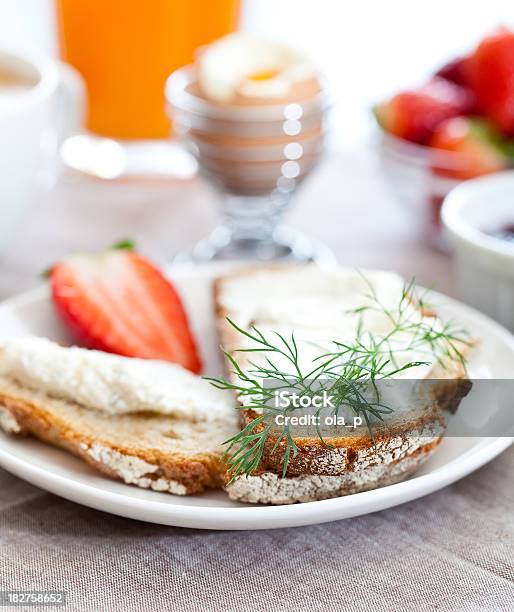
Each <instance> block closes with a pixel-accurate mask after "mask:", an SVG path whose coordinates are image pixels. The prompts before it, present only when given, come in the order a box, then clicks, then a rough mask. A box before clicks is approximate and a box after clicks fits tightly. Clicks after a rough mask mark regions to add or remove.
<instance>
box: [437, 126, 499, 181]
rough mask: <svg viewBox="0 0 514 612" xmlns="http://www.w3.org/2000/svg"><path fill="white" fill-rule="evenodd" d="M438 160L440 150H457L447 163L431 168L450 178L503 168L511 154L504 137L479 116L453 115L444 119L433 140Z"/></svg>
mask: <svg viewBox="0 0 514 612" xmlns="http://www.w3.org/2000/svg"><path fill="white" fill-rule="evenodd" d="M430 146H431V147H432V148H433V149H434V152H433V157H434V160H437V150H440V151H445V152H450V153H455V154H457V155H454V156H452V158H451V159H449V158H446V159H445V163H444V167H441V166H439V165H438V164H437V161H435V163H434V164H433V166H432V171H433V172H436V173H437V174H439V175H443V176H448V177H450V178H454V179H459V180H466V179H470V178H474V177H476V176H481V175H483V174H490V173H491V172H497V171H499V170H504V169H505V168H507V166H508V158H507V157H506V156H505V155H504V152H503V149H502V139H501V136H500V135H499V134H498V133H497V131H496V130H495V129H494V128H493V127H492V126H491V125H490V124H488V123H487V121H485V120H482V119H478V118H474V119H473V118H469V117H454V118H452V119H448V120H447V121H445V122H444V123H442V124H441V125H440V126H439V127H438V128H437V129H436V131H435V133H434V135H433V136H432V138H431V140H430Z"/></svg>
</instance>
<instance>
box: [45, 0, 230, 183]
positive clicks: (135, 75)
mask: <svg viewBox="0 0 514 612" xmlns="http://www.w3.org/2000/svg"><path fill="white" fill-rule="evenodd" d="M56 8H57V18H58V32H59V46H60V51H61V57H62V59H63V60H64V61H66V62H68V63H69V64H71V65H72V66H74V67H75V68H76V69H77V70H78V71H79V72H80V74H81V75H82V76H83V78H84V81H85V84H86V89H87V96H88V112H87V118H86V127H87V130H88V134H82V135H79V136H75V137H73V138H72V139H71V140H69V141H68V142H67V143H65V146H64V147H63V157H64V160H65V162H66V163H68V164H69V165H70V166H72V167H74V168H76V169H78V170H82V171H85V172H87V173H90V174H94V175H97V176H100V177H104V178H116V177H118V176H121V175H123V176H125V175H130V174H135V175H138V174H142V175H147V174H150V175H153V174H156V175H163V174H164V175H170V176H174V175H175V176H177V175H178V176H180V175H182V174H184V173H187V172H188V171H191V169H192V165H194V161H193V160H191V159H189V158H188V156H187V154H186V153H185V152H184V151H182V150H181V149H180V148H179V147H177V146H176V145H174V143H172V142H171V141H168V140H165V139H168V138H169V136H170V134H171V125H170V121H169V119H168V117H167V115H166V110H165V97H164V86H165V83H166V79H167V77H168V76H169V75H170V74H171V73H172V72H173V71H174V70H175V69H177V68H179V67H180V66H183V65H185V64H188V63H190V62H191V61H192V60H193V57H194V54H195V51H196V49H198V47H201V46H202V45H205V44H208V43H210V42H212V41H213V40H215V39H216V38H219V37H221V36H224V35H225V34H228V33H229V32H231V31H233V30H234V29H236V27H237V24H238V20H239V0H151V2H141V1H140V0H108V1H106V0H56Z"/></svg>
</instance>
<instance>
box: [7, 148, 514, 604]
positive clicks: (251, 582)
mask: <svg viewBox="0 0 514 612" xmlns="http://www.w3.org/2000/svg"><path fill="white" fill-rule="evenodd" d="M292 217H293V219H294V222H295V224H296V225H297V226H299V227H301V228H304V229H308V230H309V232H310V233H312V234H314V235H315V236H318V237H323V238H324V239H325V240H326V241H327V242H328V243H329V244H330V246H332V248H334V249H335V250H336V252H337V254H338V257H339V260H340V261H341V262H342V263H345V264H348V265H357V266H361V267H363V266H366V265H368V266H381V267H390V268H394V269H397V270H399V271H400V272H402V273H404V274H406V275H412V274H416V276H417V278H418V280H419V282H421V283H424V284H427V285H428V284H432V282H433V281H436V282H437V285H438V288H440V289H441V290H443V291H447V292H449V293H452V292H453V291H452V278H451V272H450V270H449V262H448V260H447V258H446V257H444V256H443V255H440V254H437V253H434V252H433V251H431V250H430V249H428V248H427V247H425V246H423V245H422V244H421V243H420V242H419V241H418V240H417V238H416V235H415V232H414V231H413V229H412V220H410V219H409V218H408V216H407V215H405V214H404V213H403V212H402V210H401V209H400V208H396V207H395V206H394V203H392V202H391V201H389V200H388V198H387V195H386V194H385V191H384V186H383V184H382V183H381V182H380V180H379V178H378V176H377V174H376V172H375V168H374V166H373V161H372V160H371V159H370V158H369V157H368V156H367V155H364V154H363V155H356V154H355V153H352V154H348V155H340V156H334V157H333V158H332V159H331V160H330V161H328V162H327V163H326V164H325V165H324V167H323V168H322V169H321V170H320V172H319V173H318V175H317V176H316V177H314V178H313V180H312V181H311V182H310V183H309V184H308V185H307V186H306V188H305V189H304V190H303V192H302V193H301V194H299V197H298V202H297V204H296V207H295V209H294V210H293V214H292ZM213 219H214V211H213V206H212V202H211V201H210V197H209V193H208V192H207V191H206V190H205V188H203V187H201V186H198V185H197V184H195V183H192V184H190V185H188V186H184V187H182V188H175V187H172V188H170V189H169V190H160V191H155V192H152V191H149V190H147V191H142V190H141V189H136V188H128V187H126V186H125V187H115V186H109V187H107V188H102V187H101V186H99V185H97V184H91V185H89V184H87V183H84V184H82V183H76V182H74V181H72V180H70V179H68V180H67V181H64V182H63V184H61V185H60V186H59V187H58V188H57V189H56V190H55V191H53V192H52V193H49V194H45V195H44V196H41V198H39V199H38V201H37V202H35V203H34V206H33V209H32V211H31V213H30V215H29V216H28V217H27V222H26V223H25V224H24V226H23V227H22V229H21V230H20V232H19V234H18V235H17V237H16V240H15V242H14V246H12V247H11V248H10V250H9V251H8V252H7V253H6V254H5V255H4V256H3V257H2V258H1V259H0V297H7V296H8V295H11V294H13V293H15V292H16V291H19V290H22V289H25V288H28V287H30V286H32V285H34V284H35V283H36V282H37V280H38V279H37V274H38V272H39V271H40V270H42V269H44V268H45V267H46V266H47V265H48V264H49V263H51V262H52V261H53V260H55V259H57V258H58V257H60V256H61V255H62V254H64V253H66V252H69V251H72V250H78V249H88V248H89V249H93V248H97V249H98V248H101V247H103V246H105V245H107V244H110V243H113V242H114V241H115V240H117V239H118V238H120V237H121V236H134V237H135V238H136V239H137V240H138V242H139V244H140V246H141V248H142V250H144V251H145V252H146V253H148V254H150V255H152V256H154V257H156V258H158V259H160V260H161V261H166V260H169V259H170V257H171V256H172V255H173V253H174V252H176V251H177V250H178V249H179V248H182V247H184V246H186V245H187V244H189V243H190V242H191V241H192V240H194V239H197V238H199V237H200V236H201V235H202V234H204V233H205V232H206V231H207V230H208V229H209V227H210V226H211V225H212V223H213ZM513 484H514V448H512V447H511V448H510V449H509V450H508V451H506V452H505V453H504V454H503V455H501V456H500V457H499V458H497V459H496V460H495V461H493V462H492V463H490V464H488V465H487V466H485V467H483V468H482V469H480V470H479V471H478V472H476V473H475V474H472V475H471V476H469V477H467V478H465V479H464V480H462V481H460V482H458V483H456V484H454V485H452V486H450V487H448V488H446V489H444V490H442V491H440V492H437V493H434V494H432V495H430V496H428V497H426V498H423V499H420V500H418V501H415V502H411V503H409V504H405V505H403V506H399V507H397V508H393V509H390V510H387V511H384V512H379V513H376V514H372V515H368V516H364V517H361V518H355V519H351V520H346V521H339V522H336V523H331V524H325V525H318V526H312V527H301V528H295V529H280V530H274V531H256V532H214V531H197V530H186V529H179V528H170V527H160V526H155V525H150V524H144V523H139V522H136V521H131V520H128V519H123V518H118V517H115V516H111V515H108V514H103V513H101V512H98V511H94V510H90V509H87V508H84V507H82V506H79V505H77V504H74V503H71V502H68V501H64V500H62V499H59V498H57V497H55V496H53V495H51V494H48V493H46V492H44V491H41V490H39V489H37V488H35V487H33V486H31V485H29V484H27V483H25V482H23V481H21V480H19V479H18V478H16V477H14V476H11V475H10V474H8V473H7V472H5V471H3V470H0V590H27V589H31V590H58V591H60V590H63V591H66V592H67V593H68V606H67V608H66V609H68V610H120V611H124V610H164V609H171V610H213V611H214V610H294V611H296V610H341V609H343V610H356V611H358V610H366V611H371V610H498V611H500V610H501V611H506V610H514V486H513ZM5 609H7V608H5ZM12 609H13V610H16V609H20V608H12Z"/></svg>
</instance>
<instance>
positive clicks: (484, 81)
mask: <svg viewBox="0 0 514 612" xmlns="http://www.w3.org/2000/svg"><path fill="white" fill-rule="evenodd" d="M468 71H469V79H470V83H471V86H472V88H473V91H474V92H475V96H476V98H477V101H478V105H479V107H480V109H481V110H482V112H483V113H484V114H485V115H486V116H487V117H488V118H489V119H491V121H493V122H494V123H495V124H496V126H497V127H498V128H499V129H500V130H501V131H502V132H503V133H504V134H507V135H513V134H514V32H511V31H509V30H506V29H501V30H499V31H498V32H496V33H495V34H493V35H492V36H488V37H487V38H485V39H484V40H483V41H482V42H481V43H480V44H479V45H478V47H477V49H476V50H475V52H474V53H473V54H472V55H471V57H470V59H469V63H468Z"/></svg>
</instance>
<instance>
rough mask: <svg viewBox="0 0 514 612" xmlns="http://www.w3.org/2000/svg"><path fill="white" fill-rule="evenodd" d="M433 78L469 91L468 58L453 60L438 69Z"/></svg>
mask: <svg viewBox="0 0 514 612" xmlns="http://www.w3.org/2000/svg"><path fill="white" fill-rule="evenodd" d="M435 76H436V77H439V78H441V79H445V80H446V81H451V82H452V83H455V84H456V85H460V86H461V87H464V88H466V89H469V88H470V87H471V86H470V82H469V57H467V56H465V57H457V58H455V59H454V60H452V61H450V62H448V63H447V64H445V65H444V66H442V67H441V68H439V70H438V71H437V72H436V73H435Z"/></svg>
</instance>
